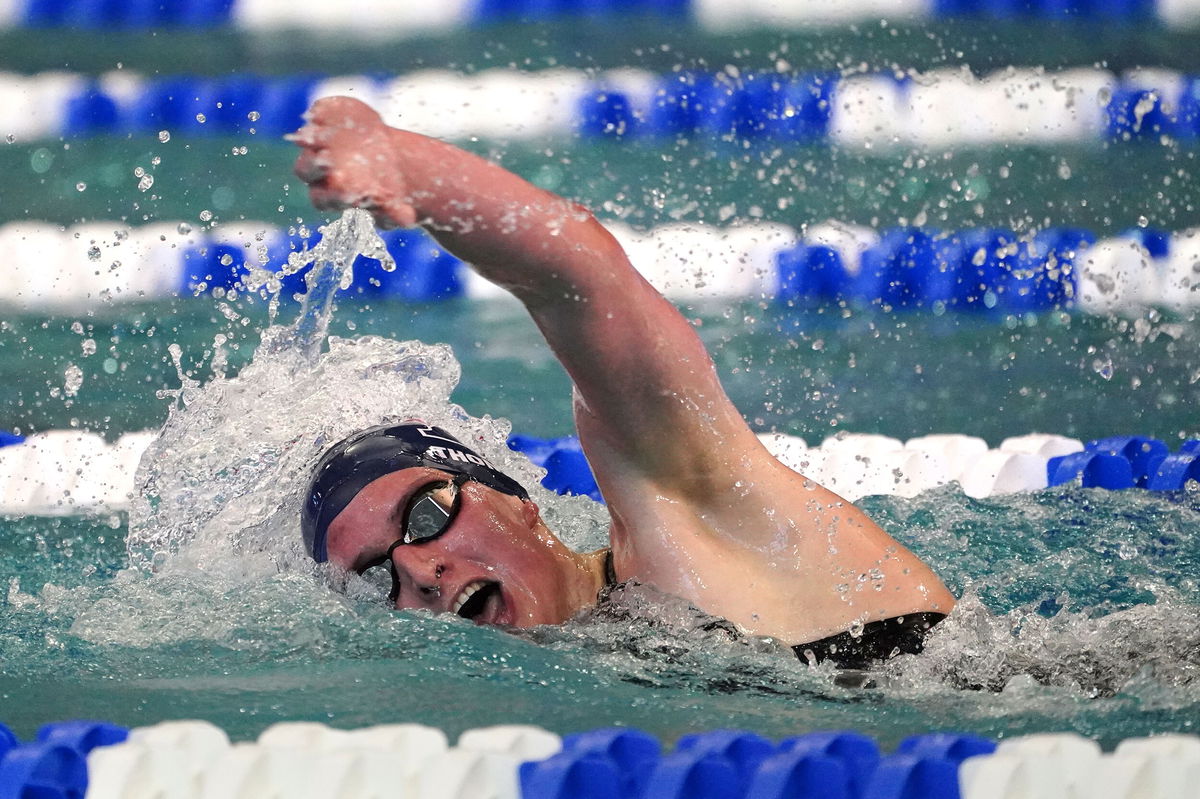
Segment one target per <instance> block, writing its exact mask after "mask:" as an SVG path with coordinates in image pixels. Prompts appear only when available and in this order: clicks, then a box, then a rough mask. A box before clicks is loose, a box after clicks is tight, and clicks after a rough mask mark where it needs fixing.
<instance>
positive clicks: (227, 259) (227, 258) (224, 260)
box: [221, 253, 233, 266]
mask: <svg viewBox="0 0 1200 799" xmlns="http://www.w3.org/2000/svg"><path fill="white" fill-rule="evenodd" d="M231 263H233V256H232V255H230V254H229V253H225V254H224V255H222V256H221V266H229V265H230V264H231Z"/></svg>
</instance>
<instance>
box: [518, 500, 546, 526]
mask: <svg viewBox="0 0 1200 799" xmlns="http://www.w3.org/2000/svg"><path fill="white" fill-rule="evenodd" d="M541 512H542V510H541V508H539V507H538V504H537V503H536V502H534V501H533V500H532V499H523V500H521V518H522V519H523V520H524V521H525V526H526V527H529V528H531V529H532V528H533V527H535V526H536V525H537V522H538V518H539V517H540V515H541Z"/></svg>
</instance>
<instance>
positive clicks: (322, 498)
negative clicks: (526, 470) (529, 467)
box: [300, 422, 529, 563]
mask: <svg viewBox="0 0 1200 799" xmlns="http://www.w3.org/2000/svg"><path fill="white" fill-rule="evenodd" d="M413 466H427V467H429V468H432V469H438V470H440V471H443V472H448V473H449V474H461V475H464V476H466V477H467V479H469V480H474V481H475V482H477V483H482V484H483V485H485V486H488V487H489V488H494V489H496V490H497V491H499V492H500V493H502V494H509V495H511V496H514V497H520V498H521V499H529V494H528V493H527V492H526V491H525V489H524V488H522V487H521V484H520V483H518V482H517V481H516V480H513V479H512V478H511V477H509V476H508V475H506V474H504V473H503V472H501V471H499V470H497V469H496V468H495V467H494V466H492V465H491V464H490V463H488V462H487V461H486V460H484V459H483V458H482V457H480V456H479V455H478V454H477V453H476V452H474V451H472V450H471V449H468V448H467V447H466V446H464V445H463V443H462V442H461V441H459V440H458V439H457V438H455V437H454V436H452V435H450V434H449V433H447V432H446V431H445V430H443V429H442V428H440V427H431V426H430V425H427V424H425V423H423V422H404V423H402V424H381V425H376V426H375V427H371V428H368V429H366V430H361V431H359V432H357V433H354V434H353V435H351V436H349V437H347V438H344V439H342V440H341V441H339V442H338V443H336V444H334V445H333V446H332V447H330V448H329V450H327V451H326V452H325V454H324V455H322V456H321V460H320V461H319V462H318V463H317V468H316V469H314V470H313V476H312V481H311V482H310V483H309V484H308V497H307V499H305V501H304V510H303V513H302V515H301V519H300V529H301V532H302V533H303V534H304V546H305V548H306V549H307V550H308V554H309V555H311V556H312V558H313V560H315V561H317V562H318V563H324V562H325V561H326V560H327V559H328V553H327V552H326V547H325V537H326V534H327V531H328V529H329V525H330V523H331V522H332V521H333V520H334V519H335V518H337V515H338V514H339V513H341V512H342V511H343V510H345V509H346V506H347V505H349V504H350V502H351V501H352V500H353V499H354V498H355V497H356V496H358V492H359V491H362V490H363V488H364V487H365V486H366V485H367V484H368V483H370V482H372V481H374V480H378V479H379V478H380V477H383V476H384V475H386V474H391V473H392V472H398V471H400V470H401V469H410V468H412V467H413Z"/></svg>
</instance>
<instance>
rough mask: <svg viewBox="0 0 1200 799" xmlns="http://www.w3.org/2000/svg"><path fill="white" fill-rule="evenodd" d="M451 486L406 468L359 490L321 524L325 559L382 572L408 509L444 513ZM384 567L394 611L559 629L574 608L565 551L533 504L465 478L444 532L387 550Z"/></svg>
mask: <svg viewBox="0 0 1200 799" xmlns="http://www.w3.org/2000/svg"><path fill="white" fill-rule="evenodd" d="M451 481H452V478H451V476H450V475H447V474H446V473H444V472H441V471H438V470H436V469H427V468H422V467H416V468H411V469H404V470H402V471H399V472H393V473H392V474H388V475H384V476H383V477H380V478H379V479H377V480H375V481H373V482H371V483H368V484H367V485H366V487H364V488H363V490H362V491H360V492H359V493H358V495H357V496H355V497H354V499H353V500H352V501H351V502H350V504H349V505H347V506H346V508H345V509H344V510H343V511H342V512H341V513H340V514H338V516H337V518H335V519H334V520H333V522H332V523H331V524H330V525H329V533H328V539H327V540H328V543H327V546H328V553H329V560H330V561H331V562H333V563H336V564H338V565H339V566H341V567H343V568H345V569H349V570H352V571H355V572H359V573H363V572H365V571H367V570H368V569H371V568H373V567H380V568H383V569H386V568H387V560H388V549H389V548H392V545H393V544H394V543H395V542H396V541H397V539H399V538H401V537H402V536H403V535H404V532H405V531H404V527H403V524H404V520H405V514H406V511H407V509H408V508H409V507H410V503H412V502H413V500H414V499H419V498H421V497H429V498H432V499H434V500H436V501H439V502H444V503H445V505H446V507H447V508H449V507H450V504H451V503H450V498H451V497H452V496H453V488H452V487H451V486H450V485H449V484H450V483H451ZM391 564H392V566H393V567H394V568H395V575H396V582H395V585H394V589H393V590H394V591H395V596H394V598H393V601H394V604H395V606H396V607H397V608H414V609H415V608H420V609H424V610H429V611H431V612H434V613H457V614H458V615H460V616H463V617H465V618H468V619H470V620H472V621H474V622H475V623H476V624H494V625H507V626H513V627H532V626H534V625H538V624H560V623H562V622H563V621H566V619H568V618H570V616H571V615H573V614H574V613H575V611H576V610H578V603H576V602H573V601H572V600H571V597H572V596H573V595H574V594H573V592H572V590H571V587H572V585H573V584H574V583H575V582H578V579H579V575H578V571H579V569H578V566H577V564H576V559H575V557H574V553H572V552H571V551H570V550H569V549H567V547H566V546H565V545H563V544H562V542H560V541H559V540H558V539H557V538H555V537H554V535H552V534H551V533H550V531H549V530H548V529H547V528H546V526H545V525H544V524H543V523H542V521H541V518H540V515H539V513H538V507H537V505H536V504H534V503H533V502H531V501H528V500H521V499H520V498H518V497H514V496H510V495H508V494H502V493H500V492H499V491H495V490H493V489H491V488H488V487H487V486H484V485H481V484H479V483H476V482H474V481H470V480H468V481H466V482H464V483H462V485H461V488H459V490H458V497H457V510H456V511H455V512H454V513H453V518H452V520H451V521H450V523H449V525H448V526H447V527H446V528H445V532H443V533H442V534H440V535H438V536H437V537H435V538H433V539H431V540H427V541H421V542H418V543H411V544H401V545H399V546H396V547H394V548H392V551H391Z"/></svg>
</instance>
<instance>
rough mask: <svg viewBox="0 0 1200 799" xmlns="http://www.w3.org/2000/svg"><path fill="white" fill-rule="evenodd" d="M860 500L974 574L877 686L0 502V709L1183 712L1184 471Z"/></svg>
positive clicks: (842, 720)
mask: <svg viewBox="0 0 1200 799" xmlns="http://www.w3.org/2000/svg"><path fill="white" fill-rule="evenodd" d="M866 506H867V508H868V510H870V511H871V512H872V513H873V514H874V515H875V517H876V518H878V519H879V520H880V521H881V523H883V525H884V526H885V527H887V528H888V529H889V531H891V532H893V533H894V534H896V535H897V536H898V537H900V538H901V539H903V540H905V541H906V542H907V543H910V544H911V545H913V546H914V547H915V548H916V549H917V550H918V551H920V552H921V553H922V554H924V555H925V556H927V557H929V558H930V559H931V561H932V562H933V563H934V564H935V566H936V567H937V568H938V569H939V571H941V572H942V574H943V575H944V576H946V578H947V580H948V582H949V583H950V584H951V585H952V586H953V587H954V588H955V590H956V591H962V590H964V589H966V590H968V591H969V592H970V593H971V595H972V597H974V598H972V599H971V600H969V603H970V604H969V606H968V604H967V603H964V608H965V610H964V611H963V612H960V613H959V614H958V615H957V616H956V617H954V618H953V619H952V620H951V621H950V622H947V623H946V625H947V626H946V627H945V629H944V630H942V632H941V635H940V636H938V637H935V638H934V639H933V641H932V642H931V647H930V650H929V651H928V652H927V653H926V654H925V655H923V656H922V657H921V658H919V659H912V658H906V659H903V661H904V662H901V663H897V664H895V665H894V666H893V667H891V668H890V669H889V670H887V671H886V672H885V673H883V674H880V675H879V676H878V677H877V680H878V682H879V683H880V685H878V686H877V687H875V688H852V687H842V686H839V685H838V684H837V682H836V681H835V679H834V678H833V676H832V675H831V674H829V673H827V672H820V671H814V672H809V671H807V670H806V668H805V667H803V666H801V665H800V664H798V663H797V662H796V661H794V659H792V658H791V656H790V655H788V654H781V653H772V652H762V651H755V650H754V649H751V648H747V647H744V646H739V645H735V644H730V643H729V642H727V641H723V640H720V639H714V638H711V637H706V636H704V635H702V634H697V633H696V632H695V631H694V630H688V629H686V628H683V627H680V628H671V627H670V626H665V627H664V626H663V625H658V624H651V623H649V622H634V623H625V624H615V623H608V624H603V623H600V624H595V623H593V624H572V625H568V626H567V627H566V628H562V629H558V630H547V631H543V632H542V633H541V634H538V635H535V636H534V638H535V640H534V641H533V642H531V641H528V640H522V639H518V638H514V637H512V636H510V635H507V634H505V633H502V632H498V631H495V630H486V629H483V628H474V627H471V626H470V625H467V624H465V623H459V622H458V621H457V620H456V621H448V620H443V619H441V618H429V617H422V616H414V615H411V614H397V613H392V612H389V611H388V610H386V608H384V607H382V606H380V605H375V604H371V603H364V602H354V601H350V600H347V599H345V598H342V597H340V596H339V595H335V594H331V593H330V592H329V591H328V589H325V588H323V587H320V586H318V585H316V584H314V583H313V582H312V580H311V579H310V578H306V577H302V576H299V575H295V574H293V575H286V574H280V575H276V576H275V577H271V578H265V579H256V580H246V581H241V582H239V581H236V580H234V581H220V580H216V579H213V578H207V577H205V576H204V575H203V574H201V573H196V574H193V575H191V576H190V577H189V578H188V579H186V580H184V579H180V578H178V577H176V578H160V579H158V580H157V581H156V580H146V579H138V580H127V581H117V582H113V575H114V572H115V570H116V569H117V568H118V566H119V565H120V563H121V561H122V556H123V547H122V544H121V532H122V530H121V528H120V526H119V524H118V525H117V526H116V527H113V526H110V524H109V523H108V522H95V523H93V522H87V521H82V520H36V519H23V520H8V521H6V522H3V531H4V535H3V537H2V538H0V541H3V544H2V545H0V579H3V580H4V582H6V583H10V587H9V593H8V602H7V603H6V604H5V605H4V606H3V608H2V610H0V614H2V615H3V617H4V618H3V621H4V624H3V627H2V630H3V632H0V646H2V649H3V651H4V652H5V655H6V657H5V661H4V666H3V668H2V669H0V713H2V714H3V718H4V719H5V720H6V722H8V723H9V724H11V725H12V726H13V728H14V729H15V730H16V731H17V732H18V733H19V734H23V735H28V734H30V733H31V732H32V731H33V730H34V729H35V727H36V726H37V725H38V724H40V723H43V722H45V721H48V720H54V719H62V718H68V717H98V718H105V719H111V720H114V721H117V722H120V723H123V724H149V723H153V722H156V721H159V720H162V719H164V718H205V719H210V720H212V721H214V722H216V723H218V724H220V725H221V726H222V727H224V728H225V729H226V730H228V731H229V732H230V733H231V735H233V736H234V737H235V738H246V737H250V736H253V735H255V734H257V733H258V732H259V731H260V730H261V729H262V728H264V727H265V726H266V725H268V724H270V723H272V722H275V721H281V720H296V719H311V720H318V721H323V722H325V723H329V724H332V725H334V726H341V727H355V726H362V725H367V724H373V723H380V722H385V721H418V722H422V723H427V724H433V725H436V726H439V727H441V728H443V729H445V730H447V731H448V732H449V733H451V734H455V733H457V732H459V731H461V730H463V729H467V728H470V727H474V726H481V725H487V724H493V723H501V722H505V723H513V722H527V723H536V724H540V725H542V726H544V727H547V728H549V729H552V730H556V731H558V732H560V733H565V732H570V731H577V730H581V729H588V728H593V727H596V726H600V725H607V724H626V725H635V726H639V727H642V728H644V729H647V730H650V731H652V732H653V733H655V734H657V735H660V736H662V737H664V738H666V739H670V738H673V737H675V736H677V735H680V734H683V733H686V732H689V731H695V730H702V729H711V728H716V727H727V726H734V727H745V728H750V729H755V730H757V731H759V732H760V733H763V734H766V735H770V736H784V735H790V734H795V733H800V732H805V731H808V730H812V729H825V728H831V727H834V728H856V729H859V730H863V731H866V732H868V733H870V734H873V735H875V736H877V737H878V738H879V739H880V740H881V741H882V742H883V743H885V744H894V743H895V742H896V741H897V740H899V738H900V737H902V736H904V735H907V734H911V733H916V732H923V731H928V730H930V729H957V730H971V731H975V732H978V733H981V734H985V735H991V736H1007V735H1016V734H1022V733H1028V732H1033V731H1040V730H1064V729H1072V730H1077V731H1079V732H1081V733H1084V734H1088V735H1094V736H1097V737H1099V738H1100V740H1101V741H1102V742H1103V743H1104V744H1105V745H1109V746H1111V745H1112V744H1114V743H1115V742H1116V741H1118V740H1120V739H1122V738H1124V737H1129V736H1135V735H1143V734H1149V733H1152V732H1166V731H1180V732H1187V731H1193V732H1194V731H1195V730H1196V725H1197V724H1198V723H1200V690H1198V689H1200V662H1198V661H1197V659H1196V652H1197V651H1200V638H1198V636H1200V633H1197V626H1198V625H1197V622H1198V621H1200V593H1198V590H1197V586H1196V581H1195V580H1194V577H1192V576H1187V577H1185V576H1184V575H1193V576H1194V575H1195V574H1196V568H1197V566H1200V543H1198V538H1197V536H1196V535H1195V532H1196V529H1197V526H1198V524H1200V502H1198V501H1197V498H1196V497H1195V496H1194V495H1193V496H1190V497H1176V498H1163V497H1151V496H1149V495H1146V494H1139V495H1132V494H1126V495H1121V494H1111V493H1105V492H1099V491H1084V490H1080V489H1073V490H1067V491H1062V492H1043V493H1041V494H1033V495H1024V496H1018V497H1009V498H1003V499H998V500H989V501H983V502H976V501H971V500H968V499H966V498H965V497H963V496H961V495H960V494H958V493H957V492H955V491H953V490H943V491H941V492H936V493H934V494H932V495H926V496H924V497H919V498H917V499H915V500H896V499H886V500H885V499H875V500H871V501H868V502H867V503H866ZM114 521H119V520H114ZM93 568H94V569H95V571H92V569H93ZM18 578H19V580H20V586H21V590H20V591H17V590H16V588H15V584H13V583H12V581H13V580H15V579H18ZM43 581H45V584H44V585H43ZM1155 603H1157V604H1155ZM1104 614H1108V615H1104ZM1096 617H1098V618H1096ZM1022 675H1030V676H1022ZM981 687H982V688H986V689H987V690H980V688H981ZM1001 688H1004V690H1003V691H1001V692H999V693H997V691H999V689H1001Z"/></svg>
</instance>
